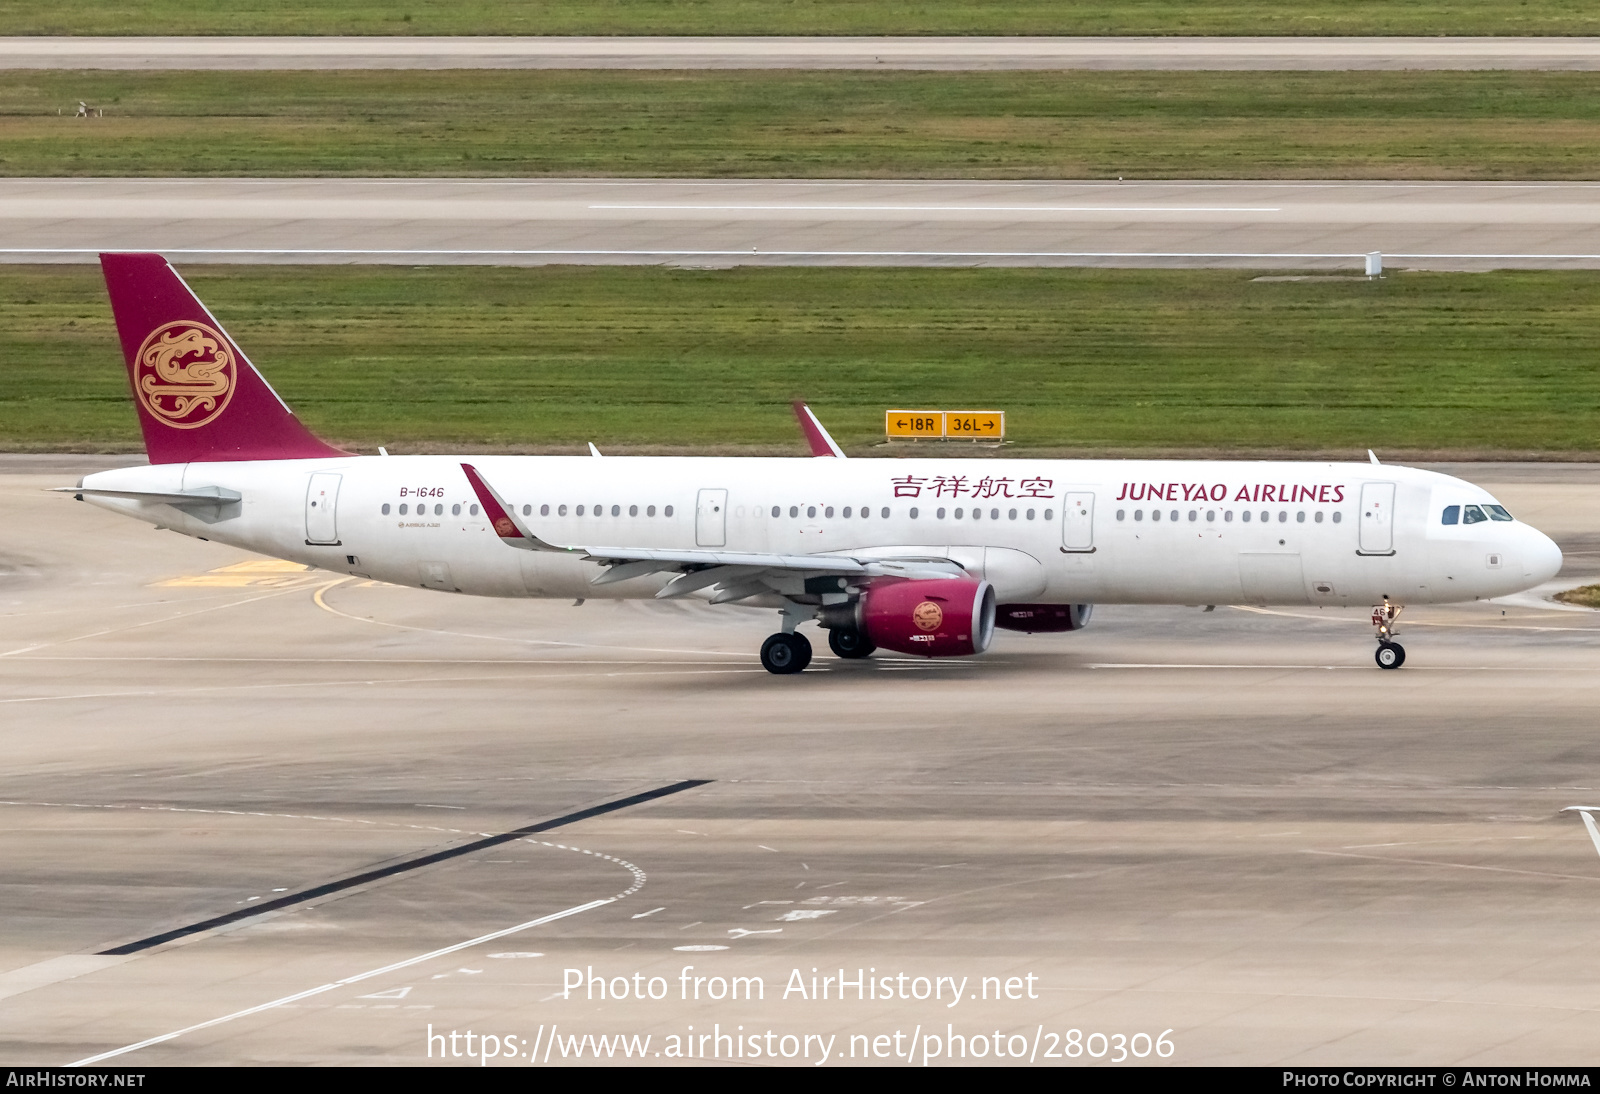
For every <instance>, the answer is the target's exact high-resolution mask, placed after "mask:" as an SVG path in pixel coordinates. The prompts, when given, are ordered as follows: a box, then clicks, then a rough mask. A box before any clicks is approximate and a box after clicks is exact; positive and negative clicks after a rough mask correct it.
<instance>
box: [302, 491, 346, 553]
mask: <svg viewBox="0 0 1600 1094" xmlns="http://www.w3.org/2000/svg"><path fill="white" fill-rule="evenodd" d="M339 479H340V476H338V475H328V474H323V473H318V474H315V475H312V476H311V483H310V485H308V486H307V487H306V542H307V543H326V544H336V543H338V542H339Z"/></svg>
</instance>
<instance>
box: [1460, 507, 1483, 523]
mask: <svg viewBox="0 0 1600 1094" xmlns="http://www.w3.org/2000/svg"><path fill="white" fill-rule="evenodd" d="M1461 516H1462V521H1461V523H1462V524H1477V523H1479V522H1480V521H1485V520H1488V519H1489V518H1488V517H1486V516H1484V515H1483V510H1482V509H1479V508H1478V507H1477V506H1476V505H1465V506H1462V511H1461Z"/></svg>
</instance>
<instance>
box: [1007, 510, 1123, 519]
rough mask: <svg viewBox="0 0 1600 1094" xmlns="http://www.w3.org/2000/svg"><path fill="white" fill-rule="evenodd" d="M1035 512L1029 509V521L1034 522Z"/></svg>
mask: <svg viewBox="0 0 1600 1094" xmlns="http://www.w3.org/2000/svg"><path fill="white" fill-rule="evenodd" d="M1035 512H1036V510H1033V509H1029V510H1028V519H1029V520H1032V519H1033V514H1034V513H1035ZM1117 519H1119V520H1120V519H1121V518H1120V517H1119V518H1117Z"/></svg>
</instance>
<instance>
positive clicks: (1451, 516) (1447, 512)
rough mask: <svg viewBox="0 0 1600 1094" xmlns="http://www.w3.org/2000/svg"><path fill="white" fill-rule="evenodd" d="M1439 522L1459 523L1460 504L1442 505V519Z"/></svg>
mask: <svg viewBox="0 0 1600 1094" xmlns="http://www.w3.org/2000/svg"><path fill="white" fill-rule="evenodd" d="M1440 523H1442V524H1460V523H1461V506H1459V505H1446V506H1445V507H1444V520H1443V521H1441V522H1440Z"/></svg>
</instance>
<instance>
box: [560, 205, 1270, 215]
mask: <svg viewBox="0 0 1600 1094" xmlns="http://www.w3.org/2000/svg"><path fill="white" fill-rule="evenodd" d="M589 208H591V209H625V210H638V211H661V212H668V211H683V212H704V213H728V212H731V213H745V212H750V213H756V212H760V213H783V212H790V211H795V212H817V213H1281V212H1283V210H1282V209H1281V208H1277V207H1274V206H1255V205H1194V206H1179V205H955V204H949V205H842V204H840V205H788V204H786V205H674V204H653V205H591V206H589Z"/></svg>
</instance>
